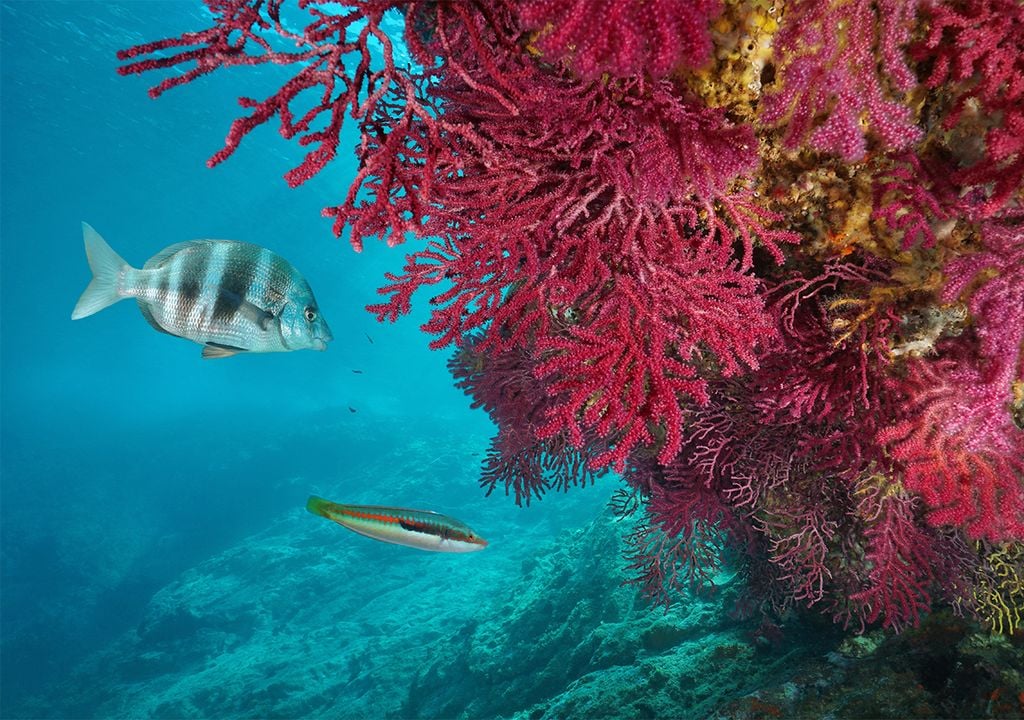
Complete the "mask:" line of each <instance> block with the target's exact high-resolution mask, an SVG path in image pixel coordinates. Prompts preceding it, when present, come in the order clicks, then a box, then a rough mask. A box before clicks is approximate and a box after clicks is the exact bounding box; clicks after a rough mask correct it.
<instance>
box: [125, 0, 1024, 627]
mask: <svg viewBox="0 0 1024 720" xmlns="http://www.w3.org/2000/svg"><path fill="white" fill-rule="evenodd" d="M207 4H208V6H209V8H210V10H211V11H212V13H213V15H214V18H215V20H214V25H213V27H211V28H209V29H206V30H202V31H200V32H197V33H186V34H184V35H182V36H181V37H179V38H171V39H167V40H163V41H158V42H154V43H147V44H144V45H140V46H137V47H135V48H131V49H129V50H126V51H123V52H122V53H121V54H120V57H121V59H122V60H126V61H129V62H128V64H126V65H125V66H123V67H122V68H121V72H122V73H140V72H148V71H153V70H166V69H171V68H174V69H179V70H180V73H179V74H176V75H172V76H170V77H168V78H166V79H164V80H163V81H161V82H160V83H159V84H158V85H157V86H156V87H154V88H153V91H152V94H153V95H154V96H156V95H159V94H161V93H162V92H164V91H165V90H168V89H170V88H172V87H176V86H180V85H183V84H186V83H188V82H190V81H191V80H193V79H195V78H196V77H198V76H200V75H203V74H205V73H208V72H212V71H215V70H218V69H220V68H225V67H233V66H246V65H248V66H254V65H264V64H275V65H281V66H285V67H288V68H291V69H292V70H293V71H294V76H293V77H292V79H291V80H289V81H288V82H287V83H285V84H284V86H283V87H281V88H280V90H278V91H277V92H276V93H273V94H271V95H270V96H269V97H268V98H266V99H265V100H262V101H258V100H254V99H250V98H242V99H241V101H240V102H241V105H242V106H243V107H244V108H246V109H248V110H251V113H250V114H249V115H247V116H245V117H242V118H240V119H238V120H236V121H235V124H234V125H233V126H232V129H231V131H230V133H229V135H228V138H227V141H226V143H225V146H224V148H223V149H222V150H221V151H220V152H219V153H217V154H216V155H215V156H214V157H213V158H212V159H211V163H216V162H220V161H222V160H224V159H225V158H227V157H228V156H229V155H230V154H231V153H232V152H233V151H234V149H235V148H236V147H237V146H238V144H239V142H241V141H242V139H243V138H244V137H245V136H246V135H247V134H248V133H249V132H250V131H251V130H253V129H254V128H255V127H257V126H258V125H260V124H262V123H265V122H269V121H271V120H272V119H273V118H275V117H276V118H277V119H278V120H279V122H280V128H281V133H282V135H283V136H284V137H286V138H289V139H295V140H297V141H298V142H299V144H301V145H303V146H312V150H311V151H310V152H309V153H308V154H307V155H306V157H305V159H304V160H303V161H302V162H301V163H300V164H299V165H298V167H296V168H295V170H293V171H291V172H290V173H289V174H288V176H287V179H288V182H289V183H291V184H292V185H297V184H300V183H301V182H303V181H305V180H306V179H308V178H309V177H311V176H312V175H313V174H315V173H317V172H319V171H320V170H321V169H322V168H323V167H325V165H326V164H327V163H329V162H331V161H332V160H333V159H334V158H335V157H336V156H337V155H338V151H337V146H338V138H339V134H340V130H341V126H342V124H343V122H344V121H345V120H346V119H349V120H351V121H353V122H354V123H355V124H356V126H357V128H358V131H359V136H360V140H359V145H358V147H357V149H356V157H357V159H358V162H359V166H358V169H357V170H356V172H355V175H354V178H353V181H352V183H351V185H350V187H349V188H348V190H347V192H346V193H345V195H344V196H343V198H342V199H341V200H340V202H339V203H338V204H337V205H335V206H333V207H330V208H328V209H327V210H325V214H326V215H328V216H329V217H333V218H334V219H335V225H334V230H335V233H336V234H338V235H341V234H342V232H343V230H345V229H346V228H349V229H350V232H351V237H350V240H351V243H352V245H353V246H354V247H355V248H356V249H357V250H358V249H360V248H361V247H362V244H363V242H364V241H365V239H366V238H378V239H381V240H386V241H387V242H388V243H390V244H398V243H402V242H410V243H413V244H414V247H413V249H412V251H411V252H410V253H409V255H408V256H407V258H406V264H405V267H404V269H403V270H402V271H401V272H394V273H389V274H388V275H387V284H386V285H385V286H384V287H383V288H381V294H382V296H383V297H382V298H381V300H380V302H379V303H377V304H375V305H371V306H370V307H369V310H370V311H371V312H373V313H374V314H375V315H376V316H377V317H378V319H380V320H391V321H393V320H396V319H398V318H399V317H400V316H402V315H405V314H406V313H408V312H409V311H410V309H411V307H412V303H413V300H414V296H415V295H416V292H417V291H418V290H420V289H423V288H429V290H430V293H431V297H430V299H429V301H428V302H429V304H430V307H431V315H430V318H429V319H428V320H427V322H426V323H425V324H424V325H423V327H422V329H423V330H424V332H426V333H427V334H429V335H430V336H432V341H431V346H432V347H434V348H445V347H454V348H455V355H454V357H453V359H452V362H451V364H450V367H451V370H452V373H453V375H454V376H455V378H456V382H457V383H458V385H459V387H461V388H463V389H464V390H465V391H466V393H467V394H469V395H470V396H471V397H472V398H473V403H474V407H480V408H483V409H485V410H486V411H487V412H488V413H489V414H490V416H491V417H492V419H493V420H494V421H495V423H496V424H497V426H498V433H497V435H496V436H495V439H494V441H493V442H492V445H491V448H490V449H489V451H488V454H487V457H486V459H485V461H484V464H483V467H482V480H481V482H482V484H483V486H484V487H485V488H486V489H487V491H488V492H491V491H493V490H494V489H496V488H500V487H504V488H505V491H506V493H507V494H514V495H515V498H516V501H517V502H521V503H528V502H529V501H530V499H531V498H536V497H539V496H541V495H542V494H543V493H544V492H546V491H547V490H550V489H559V490H564V489H567V488H569V487H570V486H574V485H587V484H590V483H591V482H593V481H594V480H595V478H596V477H597V476H598V475H600V474H602V473H603V472H604V471H606V470H607V469H609V468H615V469H618V470H621V471H624V478H625V481H626V483H627V484H628V486H629V487H630V488H631V493H632V494H631V497H633V498H635V499H636V501H637V502H638V503H640V504H642V506H643V515H642V517H643V519H642V521H641V523H640V525H639V527H638V529H637V530H636V532H635V534H634V535H633V536H632V537H631V544H632V548H633V550H632V551H631V554H630V558H629V560H630V567H631V569H632V571H633V572H634V574H635V575H634V577H635V581H636V582H637V584H638V586H639V587H640V588H641V589H642V590H643V591H644V592H645V593H647V594H648V595H651V596H653V597H655V598H657V599H658V600H660V601H668V600H669V599H670V598H671V597H672V596H673V593H674V592H675V591H677V590H683V589H686V588H689V587H693V586H704V585H707V584H708V583H709V582H710V581H711V579H712V578H713V576H714V573H715V571H716V569H717V568H718V567H719V566H720V562H721V558H720V557H719V553H721V552H723V551H728V552H732V553H734V555H733V558H734V559H735V560H736V562H737V565H738V567H739V568H740V571H741V572H742V573H743V574H744V575H745V577H746V579H747V580H748V583H749V587H750V588H751V589H752V590H756V591H757V592H760V593H761V596H760V600H759V601H755V602H754V605H760V607H761V608H762V609H763V610H765V611H769V612H779V611H782V610H785V609H787V608H792V607H794V606H803V607H814V608H818V609H820V610H821V611H823V612H825V613H828V614H831V615H832V616H833V617H834V618H835V619H836V620H837V621H840V622H843V623H846V624H849V625H851V626H853V627H855V628H859V629H863V628H866V627H867V626H868V625H871V624H874V623H879V624H882V625H884V626H887V627H891V628H896V629H899V628H903V627H906V626H907V625H912V624H914V623H916V622H917V621H918V620H919V618H920V617H921V615H922V614H923V613H926V612H927V611H928V610H929V609H930V607H931V606H932V604H934V603H937V602H941V603H955V604H958V605H959V606H960V607H963V608H967V609H969V610H971V611H972V612H974V613H975V614H976V615H978V616H979V617H982V618H985V619H988V621H989V622H990V623H991V624H992V625H993V626H994V627H996V628H997V629H1004V630H1005V629H1007V628H1008V629H1009V630H1010V631H1012V630H1013V628H1015V627H1017V626H1018V624H1019V617H1020V609H1019V607H1017V604H1019V603H1020V601H1021V600H1020V598H1021V595H1020V593H1019V592H1018V591H1017V589H1015V588H1016V586H1015V585H1013V583H1015V582H1017V581H1016V580H1012V579H1011V580H1007V578H1011V576H1012V577H1013V578H1017V575H1013V572H1015V571H1013V568H1016V567H1017V565H1018V564H1019V562H1018V561H1019V555H1020V550H1019V549H1020V543H1021V542H1022V541H1024V464H1022V462H1024V461H1022V458H1024V440H1022V436H1024V430H1022V428H1021V425H1022V424H1024V348H1022V345H1024V270H1022V268H1024V243H1022V237H1024V215H1022V214H1021V208H1020V203H1021V182H1022V168H1024V164H1022V158H1024V151H1022V145H1021V140H1020V138H1021V137H1022V136H1024V125H1022V117H1024V115H1022V111H1021V108H1022V107H1024V95H1022V93H1024V83H1022V81H1021V78H1022V77H1024V65H1022V62H1024V61H1022V58H1024V53H1022V51H1021V47H1022V46H1024V35H1022V27H1024V11H1022V9H1021V6H1020V4H1019V3H1016V2H1014V0H936V1H935V2H928V3H921V2H919V0H878V1H877V2H870V1H869V0H791V1H790V2H787V3H782V2H779V3H767V2H765V0H725V1H724V2H722V3H719V2H718V0H700V1H699V2H682V1H681V0H650V1H648V2H643V3H639V2H630V1H629V0H601V2H599V3H585V2H582V1H580V0H563V1H559V0H529V1H525V2H521V3H518V2H516V3H514V2H511V0H467V2H460V3H444V2H428V1H427V0H408V1H403V0H346V1H345V2H337V3H336V2H327V1H326V0H296V3H295V6H294V7H290V10H289V14H288V17H289V22H284V21H282V12H283V8H284V7H285V2H284V0H208V1H207ZM301 13H305V14H306V18H305V21H304V22H305V24H304V25H303V21H301V20H297V18H298V17H301ZM388 13H391V14H392V15H391V16H390V18H389V17H388ZM399 19H402V20H404V38H403V39H404V42H405V45H406V46H407V48H408V50H409V52H410V53H411V57H412V59H413V60H414V61H415V66H410V67H404V66H403V65H402V63H398V62H396V43H397V42H398V40H399V39H398V38H397V37H390V36H389V35H388V34H387V33H385V32H384V27H385V26H386V22H385V20H387V21H388V22H389V23H390V22H392V21H397V20H399ZM298 28H301V29H298ZM167 53H170V54H167ZM299 108H302V110H300V109H299ZM974 539H976V540H977V541H978V542H972V540H974ZM997 547H998V548H1001V549H999V550H993V548H997ZM730 549H731V550H730ZM1008 559H1009V560H1008ZM1011 561H1012V562H1011ZM1007 568H1011V570H1007ZM1018 579H1019V578H1018ZM1008 582H1009V583H1010V585H1007V583H1008ZM1018 584H1019V583H1018Z"/></svg>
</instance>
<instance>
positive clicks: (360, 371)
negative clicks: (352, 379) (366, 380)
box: [352, 370, 363, 375]
mask: <svg viewBox="0 0 1024 720" xmlns="http://www.w3.org/2000/svg"><path fill="white" fill-rule="evenodd" d="M352 372H354V373H355V374H356V375H362V374H363V371H362V370H353V371H352Z"/></svg>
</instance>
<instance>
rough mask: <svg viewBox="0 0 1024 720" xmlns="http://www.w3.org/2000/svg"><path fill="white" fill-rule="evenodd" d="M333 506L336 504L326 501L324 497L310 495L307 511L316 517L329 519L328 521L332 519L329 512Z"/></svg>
mask: <svg viewBox="0 0 1024 720" xmlns="http://www.w3.org/2000/svg"><path fill="white" fill-rule="evenodd" d="M332 505H334V503H332V502H331V501H330V500H324V499H323V498H322V497H317V496H316V495H310V496H309V500H307V501H306V509H307V510H309V511H310V512H311V513H313V514H314V515H319V516H320V517H323V518H327V519H328V520H330V519H331V516H330V515H329V514H328V512H329V510H330V507H331V506H332Z"/></svg>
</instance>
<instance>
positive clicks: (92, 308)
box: [71, 223, 129, 320]
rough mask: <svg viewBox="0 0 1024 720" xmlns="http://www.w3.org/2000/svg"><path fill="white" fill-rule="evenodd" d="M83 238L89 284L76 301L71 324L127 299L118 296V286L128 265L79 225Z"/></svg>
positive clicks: (104, 241) (89, 228) (97, 234)
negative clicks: (87, 262)
mask: <svg viewBox="0 0 1024 720" xmlns="http://www.w3.org/2000/svg"><path fill="white" fill-rule="evenodd" d="M82 237H83V239H84V240H85V256H86V258H88V260H89V269H90V270H92V281H91V282H90V283H89V286H88V287H87V288H85V292H83V293H82V297H80V298H78V304H77V305H75V309H74V311H72V313H71V319H72V320H78V319H80V318H84V317H88V316H89V315H92V314H94V313H98V312H99V311H100V310H102V309H103V308H105V307H107V306H109V305H113V304H114V303H116V302H117V301H118V300H121V299H123V298H124V297H126V296H125V295H122V294H121V291H120V288H119V283H120V279H121V274H122V272H123V271H124V270H127V269H128V268H129V265H128V263H126V262H125V261H124V258H122V257H121V256H120V255H118V254H117V253H116V252H114V249H113V248H111V247H110V246H109V245H108V244H107V241H106V240H104V239H103V238H102V237H101V236H100V234H99V233H98V232H96V231H95V230H94V229H93V228H92V226H90V225H89V224H88V223H82Z"/></svg>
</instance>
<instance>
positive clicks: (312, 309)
mask: <svg viewBox="0 0 1024 720" xmlns="http://www.w3.org/2000/svg"><path fill="white" fill-rule="evenodd" d="M82 234H83V236H84V239H85V254H86V257H87V258H88V260H89V268H90V269H91V270H92V274H93V278H92V282H90V283H89V286H88V287H87V288H86V289H85V292H84V293H82V297H81V298H79V300H78V304H77V305H75V309H74V312H72V313H71V318H72V319H73V320H78V319H80V318H84V317H87V316H89V315H92V314H93V313H97V312H99V311H100V310H102V309H103V308H105V307H107V306H109V305H113V304H114V303H116V302H118V301H119V300H123V299H125V298H135V300H136V302H137V303H138V305H139V310H140V311H142V316H143V317H144V318H146V321H147V322H149V324H150V325H152V326H153V327H154V328H156V329H157V330H159V331H160V332H163V333H167V334H168V335H174V336H176V337H181V338H185V339H187V340H192V341H194V342H197V343H200V344H201V345H204V347H203V357H204V358H223V357H230V356H232V355H235V354H236V353H240V352H287V351H290V350H303V349H306V348H311V349H314V350H326V349H327V343H329V342H330V341H331V340H332V339H333V336H332V335H331V330H330V328H328V327H327V323H326V322H325V321H324V319H323V317H322V316H321V315H320V309H319V308H318V307H317V303H316V298H314V297H313V291H312V290H311V289H310V287H309V283H307V282H306V279H305V278H304V277H302V275H301V274H300V273H299V271H298V270H296V269H295V268H294V267H293V266H292V264H291V263H290V262H288V261H287V260H285V259H284V258H283V257H281V256H280V255H278V254H277V253H274V252H272V251H270V250H267V249H266V248H262V247H259V246H258V245H250V244H249V243H244V242H238V241H236V240H190V241H187V242H183V243H178V244H176V245H171V246H170V247H166V248H164V249H163V250H161V251H160V252H158V253H157V254H156V255H154V256H153V257H151V258H150V259H149V260H148V261H147V262H146V264H145V265H144V266H143V267H142V269H136V268H133V267H131V266H130V265H129V264H128V263H126V262H125V261H124V260H123V259H122V258H121V257H120V256H119V255H118V254H117V253H116V252H114V250H113V249H112V248H111V247H110V246H109V245H108V244H107V243H106V241H105V240H104V239H103V238H102V237H101V236H100V234H99V233H98V232H96V231H95V230H94V229H93V228H92V227H90V226H89V225H88V224H86V223H82Z"/></svg>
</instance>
